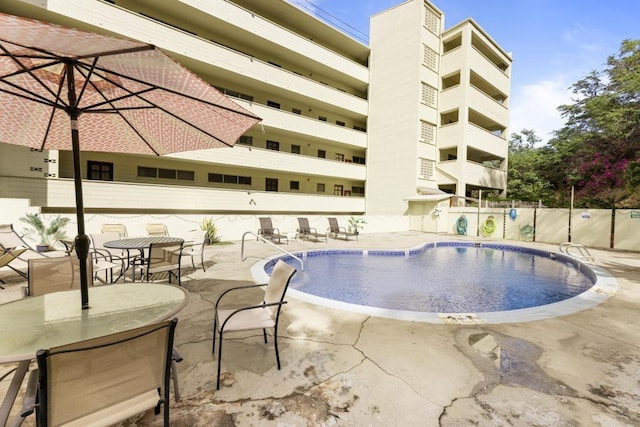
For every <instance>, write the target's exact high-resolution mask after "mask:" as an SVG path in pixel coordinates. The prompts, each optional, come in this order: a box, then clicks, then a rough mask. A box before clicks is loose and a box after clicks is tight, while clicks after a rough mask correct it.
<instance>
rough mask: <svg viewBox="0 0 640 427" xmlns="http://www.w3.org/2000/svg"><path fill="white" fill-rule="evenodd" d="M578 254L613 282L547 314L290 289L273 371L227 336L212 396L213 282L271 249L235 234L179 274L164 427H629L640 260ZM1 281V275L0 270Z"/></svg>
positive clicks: (394, 239) (384, 241) (636, 421)
mask: <svg viewBox="0 0 640 427" xmlns="http://www.w3.org/2000/svg"><path fill="white" fill-rule="evenodd" d="M457 239H459V238H458V237H457V236H442V235H434V234H424V233H412V232H401V233H376V234H367V233H364V234H362V235H361V236H360V240H359V241H349V242H345V241H340V240H333V239H329V242H328V243H325V242H319V243H314V242H305V241H299V240H292V241H291V242H290V243H289V245H281V247H282V248H284V249H286V250H288V251H296V250H303V249H321V248H363V249H379V248H388V249H405V248H412V247H414V246H416V245H418V244H421V243H424V242H428V241H434V240H457ZM466 239H467V240H476V239H473V238H466ZM477 240H483V239H477ZM484 240H486V239H484ZM505 243H508V244H511V243H513V244H526V245H527V246H531V247H534V248H539V249H547V250H551V251H556V250H557V249H558V246H557V245H548V244H540V243H523V242H505ZM590 250H591V253H592V255H594V257H595V259H596V264H597V265H598V266H600V267H602V268H604V269H606V270H608V271H609V273H610V274H611V275H613V276H614V277H615V278H616V279H617V281H618V285H619V288H618V290H617V291H616V292H615V294H613V295H612V296H610V297H609V298H608V299H607V300H606V301H604V302H603V303H601V304H599V305H597V306H596V307H593V308H590V309H587V310H584V311H580V312H577V313H573V314H569V315H565V316H562V317H558V318H553V319H546V320H537V321H530V322H523V323H502V324H478V323H473V322H471V323H468V324H433V323H421V322H411V321H401V320H394V319H388V318H381V317H373V316H370V315H367V314H362V313H353V312H347V311H342V310H338V309H332V308H327V307H323V306H317V305H313V304H310V303H308V302H304V301H300V300H298V299H295V298H294V297H292V296H289V298H288V301H289V303H288V304H287V305H286V306H285V307H284V314H283V318H282V319H281V322H282V323H281V327H280V333H279V336H280V338H279V345H280V358H281V362H282V370H280V371H279V370H278V369H277V368H276V366H275V356H274V351H273V346H272V341H270V343H269V344H267V345H265V344H263V342H262V338H261V335H260V334H255V333H247V334H244V335H242V334H239V335H233V338H231V335H229V337H228V338H227V339H226V340H225V348H224V350H223V356H222V360H223V364H222V372H223V375H222V384H221V389H220V390H219V391H216V390H215V368H216V359H215V358H214V357H213V355H212V354H211V337H212V332H211V326H212V322H213V304H214V303H215V300H216V299H217V297H218V295H220V293H221V292H223V291H224V290H226V289H228V288H230V287H232V286H238V285H243V284H249V283H252V276H251V271H250V270H251V266H252V264H254V263H255V262H256V261H259V260H261V259H264V258H265V257H270V256H273V255H276V254H278V250H277V249H275V248H273V247H272V246H270V245H267V244H263V243H260V242H256V241H255V240H248V241H247V242H246V243H245V251H244V252H245V257H246V259H245V260H244V261H241V260H240V242H234V243H233V244H231V245H220V246H218V245H216V246H209V247H207V249H206V260H207V271H206V272H203V271H202V270H197V271H192V270H191V271H188V272H187V276H184V277H183V286H184V287H185V288H186V289H188V290H189V291H190V293H191V297H190V301H189V304H188V305H187V307H186V308H185V309H184V310H183V311H181V312H180V313H179V319H180V321H179V323H178V328H177V333H176V344H177V346H178V348H179V349H180V352H181V353H182V355H183V356H184V359H185V360H184V361H183V362H182V363H180V364H179V365H178V371H179V376H180V384H181V393H182V400H181V401H180V402H177V403H176V402H174V401H173V400H172V402H171V420H172V425H174V426H409V425H420V426H466V425H474V426H496V425H505V426H507V425H511V426H532V425H539V426H568V425H569V426H633V425H640V325H639V324H638V316H639V313H640V254H638V253H629V252H614V251H605V250H592V249H590ZM459 273H460V272H452V274H459ZM0 277H2V278H5V279H8V278H9V274H7V273H6V272H5V271H4V270H2V272H0ZM10 277H11V278H12V279H13V278H15V277H16V275H12V276H10ZM8 281H9V280H8ZM21 285H24V282H13V281H10V282H9V285H8V286H7V289H5V290H0V300H2V301H7V300H10V299H12V298H13V297H14V293H15V297H19V291H18V290H17V289H18V288H19V286H21ZM141 286H144V285H143V284H141ZM255 295H256V296H257V297H259V293H256V294H255ZM230 338H231V339H230ZM2 368H3V369H4V367H2ZM0 373H1V372H0ZM5 382H7V381H6V380H5V381H3V382H2V383H5ZM1 387H5V385H4V384H0V394H2V393H3V389H2V388H1ZM29 423H31V424H29ZM161 424H162V422H161V417H154V416H153V414H152V413H149V414H145V415H144V416H142V417H138V418H137V419H135V420H132V421H131V422H128V423H125V424H124V425H135V426H160V425H161ZM24 425H33V420H32V419H31V420H28V422H25V424H24Z"/></svg>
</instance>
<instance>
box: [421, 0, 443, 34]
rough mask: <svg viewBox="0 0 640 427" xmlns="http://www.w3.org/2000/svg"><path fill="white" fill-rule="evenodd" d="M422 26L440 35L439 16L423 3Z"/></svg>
mask: <svg viewBox="0 0 640 427" xmlns="http://www.w3.org/2000/svg"><path fill="white" fill-rule="evenodd" d="M424 26H425V27H426V28H427V30H429V31H431V32H432V33H434V34H436V35H440V16H439V15H438V14H437V13H436V12H435V11H434V10H433V9H431V8H430V7H428V6H427V5H426V4H425V5H424Z"/></svg>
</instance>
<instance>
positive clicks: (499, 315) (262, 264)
mask: <svg viewBox="0 0 640 427" xmlns="http://www.w3.org/2000/svg"><path fill="white" fill-rule="evenodd" d="M443 246H444V247H479V248H489V249H498V250H508V251H514V252H520V253H530V254H534V255H537V256H542V257H548V258H553V259H556V260H558V261H562V262H567V263H570V264H573V265H574V266H576V267H577V268H578V269H579V270H580V271H581V272H582V273H583V274H585V276H587V277H588V278H589V279H590V280H591V282H592V283H593V286H592V287H591V288H590V289H588V290H587V291H585V292H583V293H581V294H579V295H577V296H575V297H572V298H569V299H567V300H564V301H559V302H555V303H551V304H547V305H543V306H538V307H531V308H523V309H516V310H508V311H499V312H482V313H425V312H414V311H404V310H392V309H381V308H377V307H368V306H361V305H357V304H351V303H345V302H342V301H335V300H330V299H327V298H322V297H317V296H315V295H310V294H306V293H304V292H300V291H297V290H294V289H290V290H289V291H288V293H289V294H290V295H293V296H294V297H295V298H297V299H300V300H302V301H306V302H310V303H312V304H317V305H322V306H326V307H330V308H336V309H342V310H348V311H353V312H358V313H363V314H368V315H373V316H379V317H386V318H392V319H397V320H404V321H417V322H426V323H440V324H493V323H518V322H529V321H535V320H543V319H549V318H554V317H559V316H564V315H568V314H572V313H575V312H577V311H581V310H586V309H588V308H592V307H595V306H596V305H598V304H600V303H602V302H604V301H605V300H607V299H608V298H609V297H610V296H611V295H613V294H614V293H615V292H616V290H617V289H618V282H617V280H616V279H615V278H614V277H613V276H612V275H611V274H609V272H607V271H606V270H604V269H602V268H600V267H598V266H595V265H590V264H587V263H585V262H583V261H581V260H578V259H576V258H573V257H571V256H568V255H566V254H563V253H559V252H553V251H549V250H542V249H536V248H530V247H526V246H515V245H506V244H502V243H491V242H462V241H451V242H429V243H425V244H422V245H420V246H417V247H415V248H411V249H404V250H390V249H386V250H379V249H321V250H308V251H297V252H293V256H291V255H276V256H273V257H271V258H268V259H266V260H263V261H259V262H257V263H255V264H254V265H253V266H252V267H251V273H252V275H253V277H254V280H255V281H256V283H266V282H267V281H268V280H269V274H270V272H271V271H272V270H273V266H274V265H275V263H276V262H277V261H278V260H280V259H281V260H283V261H285V262H289V263H290V264H292V265H295V263H296V262H299V260H298V259H296V258H295V257H298V258H299V259H301V260H302V262H304V258H306V257H313V256H320V255H336V254H338V255H340V254H342V255H361V256H368V255H372V256H411V255H416V254H420V253H422V252H424V251H425V250H426V249H428V248H435V247H443Z"/></svg>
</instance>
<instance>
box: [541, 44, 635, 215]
mask: <svg viewBox="0 0 640 427" xmlns="http://www.w3.org/2000/svg"><path fill="white" fill-rule="evenodd" d="M572 90H573V93H574V95H575V97H574V98H573V99H572V101H573V104H568V105H562V106H560V107H559V108H558V109H559V111H560V112H561V114H562V116H563V118H564V119H565V120H566V122H565V125H564V126H563V128H562V129H560V130H559V131H556V132H555V135H554V138H552V139H551V140H550V141H549V143H548V144H547V146H546V147H544V149H543V150H542V153H543V155H542V156H541V157H542V159H540V164H539V167H540V168H539V172H540V174H541V175H542V177H543V178H544V179H546V180H548V181H549V182H550V183H551V184H552V186H553V188H554V191H555V193H556V196H557V198H556V199H557V200H558V201H562V199H563V195H564V194H567V190H568V189H569V188H570V187H572V186H573V187H575V189H576V200H578V202H577V204H576V205H577V206H584V207H589V206H590V207H616V206H625V207H628V206H630V205H634V204H635V205H636V206H637V204H638V196H637V191H636V190H637V189H638V181H640V179H639V176H638V175H639V174H640V172H639V171H640V168H639V167H638V166H637V165H638V162H639V159H640V40H624V41H623V42H622V44H621V47H620V52H619V53H618V54H617V55H612V56H609V58H608V60H607V68H606V69H605V70H603V71H600V72H599V71H592V72H591V73H589V74H588V75H587V76H586V77H585V78H583V79H581V80H579V81H578V82H576V83H575V84H573V86H572Z"/></svg>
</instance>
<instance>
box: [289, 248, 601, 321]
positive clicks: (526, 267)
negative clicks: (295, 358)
mask: <svg viewBox="0 0 640 427" xmlns="http://www.w3.org/2000/svg"><path fill="white" fill-rule="evenodd" d="M303 259H304V271H298V272H297V273H296V274H295V275H294V277H293V279H292V281H291V283H290V287H291V289H295V290H297V291H300V292H304V293H307V294H311V295H315V296H318V297H321V298H327V299H331V300H337V301H342V302H345V303H350V304H356V305H364V306H369V307H378V308H382V309H393V310H407V311H418V312H431V313H482V312H496V311H505V310H516V309H522V308H528V307H536V306H541V305H546V304H551V303H554V302H558V301H563V300H566V299H569V298H572V297H574V296H576V295H579V294H581V293H582V292H585V291H586V290H588V289H589V288H591V287H592V286H593V285H594V283H595V281H596V278H595V277H594V274H593V272H591V270H590V269H588V268H586V267H585V266H584V265H582V264H580V263H578V262H576V261H575V260H573V259H570V258H567V257H562V256H557V257H556V256H555V254H550V253H548V252H544V251H537V250H525V249H523V248H515V247H513V248H511V249H509V247H475V246H473V245H466V246H456V245H452V246H437V247H424V248H422V249H421V250H414V251H411V252H407V251H404V252H403V251H395V252H394V251H386V252H383V251H369V252H368V253H367V252H365V254H364V255H363V252H362V251H350V252H349V251H347V252H344V251H335V252H331V251H321V252H320V251H319V252H308V253H306V254H304V258H303ZM286 261H287V262H289V263H291V264H292V265H294V266H295V261H294V260H293V259H291V258H290V259H289V260H286Z"/></svg>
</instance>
